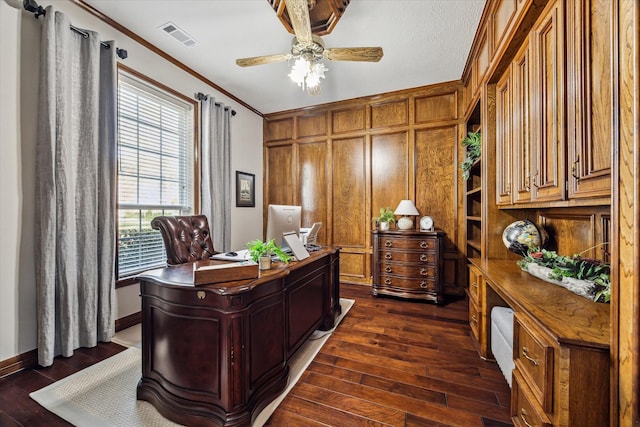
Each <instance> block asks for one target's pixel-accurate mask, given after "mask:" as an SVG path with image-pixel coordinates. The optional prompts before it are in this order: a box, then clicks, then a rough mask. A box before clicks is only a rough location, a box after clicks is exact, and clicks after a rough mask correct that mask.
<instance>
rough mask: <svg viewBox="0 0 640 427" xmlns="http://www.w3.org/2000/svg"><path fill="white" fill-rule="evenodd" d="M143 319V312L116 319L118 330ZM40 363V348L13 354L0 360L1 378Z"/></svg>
mask: <svg viewBox="0 0 640 427" xmlns="http://www.w3.org/2000/svg"><path fill="white" fill-rule="evenodd" d="M141 321H142V312H140V311H139V312H137V313H133V314H130V315H128V316H125V317H123V318H121V319H116V324H115V326H116V332H117V331H121V330H123V329H127V328H129V327H131V326H133V325H136V324H138V323H140V322H141ZM37 365H38V350H37V349H34V350H31V351H27V352H26V353H22V354H19V355H17V356H13V357H11V358H9V359H7V360H0V378H3V377H6V376H8V375H11V374H15V373H16V372H18V371H21V370H23V369H29V368H33V367H35V366H37Z"/></svg>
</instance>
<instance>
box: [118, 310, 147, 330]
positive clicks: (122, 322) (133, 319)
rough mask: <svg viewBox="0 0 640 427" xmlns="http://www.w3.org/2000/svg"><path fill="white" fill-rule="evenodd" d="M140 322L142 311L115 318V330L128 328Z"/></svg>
mask: <svg viewBox="0 0 640 427" xmlns="http://www.w3.org/2000/svg"><path fill="white" fill-rule="evenodd" d="M141 322H142V312H141V311H138V312H137V313H133V314H130V315H128V316H124V317H121V318H120V319H116V332H120V331H121V330H123V329H127V328H130V327H131V326H133V325H137V324H138V323H141Z"/></svg>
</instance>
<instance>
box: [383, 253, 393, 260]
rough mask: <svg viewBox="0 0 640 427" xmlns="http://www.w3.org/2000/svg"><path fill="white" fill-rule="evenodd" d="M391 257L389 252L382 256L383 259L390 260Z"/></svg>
mask: <svg viewBox="0 0 640 427" xmlns="http://www.w3.org/2000/svg"><path fill="white" fill-rule="evenodd" d="M392 258H393V255H391V252H387V253H386V254H384V259H392Z"/></svg>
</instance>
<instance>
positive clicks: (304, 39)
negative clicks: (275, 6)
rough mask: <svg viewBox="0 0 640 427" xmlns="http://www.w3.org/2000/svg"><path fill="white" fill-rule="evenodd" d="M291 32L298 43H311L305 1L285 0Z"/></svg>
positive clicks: (307, 7) (309, 23) (307, 9)
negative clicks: (291, 27)
mask: <svg viewBox="0 0 640 427" xmlns="http://www.w3.org/2000/svg"><path fill="white" fill-rule="evenodd" d="M285 4H286V5H287V11H288V12H289V18H290V19H291V26H293V32H294V33H295V35H296V38H297V39H298V43H301V44H303V45H310V44H312V43H313V38H312V33H311V21H310V20H309V5H308V4H307V0H285Z"/></svg>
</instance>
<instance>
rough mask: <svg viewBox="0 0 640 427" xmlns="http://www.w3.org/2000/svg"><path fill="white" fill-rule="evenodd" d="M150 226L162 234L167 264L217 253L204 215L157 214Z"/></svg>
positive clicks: (202, 257)
mask: <svg viewBox="0 0 640 427" xmlns="http://www.w3.org/2000/svg"><path fill="white" fill-rule="evenodd" d="M151 227H153V228H154V229H156V230H160V233H161V234H162V239H163V240H164V248H165V249H166V251H167V264H169V265H177V264H184V263H185V262H193V261H200V260H204V259H208V258H209V257H210V256H212V255H215V254H217V253H218V252H216V251H215V249H214V248H213V241H212V240H211V232H210V231H209V222H208V221H207V217H206V216H205V215H186V216H157V217H155V218H154V219H153V220H151Z"/></svg>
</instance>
